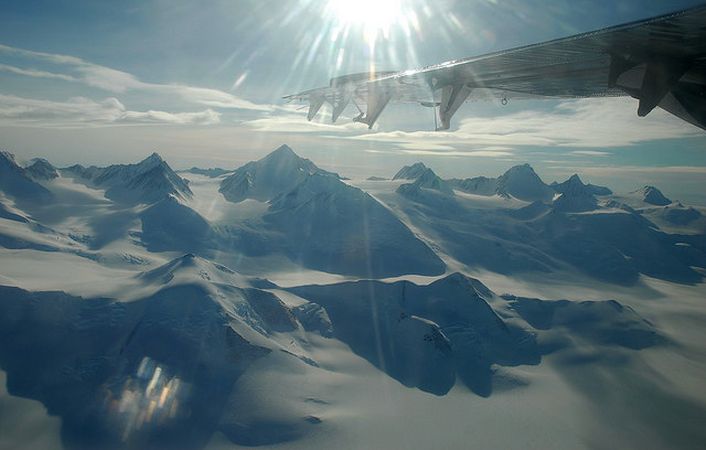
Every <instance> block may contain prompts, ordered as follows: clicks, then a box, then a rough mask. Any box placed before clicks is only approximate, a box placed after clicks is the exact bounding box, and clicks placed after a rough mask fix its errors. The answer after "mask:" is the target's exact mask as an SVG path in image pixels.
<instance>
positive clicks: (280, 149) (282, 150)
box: [267, 144, 299, 157]
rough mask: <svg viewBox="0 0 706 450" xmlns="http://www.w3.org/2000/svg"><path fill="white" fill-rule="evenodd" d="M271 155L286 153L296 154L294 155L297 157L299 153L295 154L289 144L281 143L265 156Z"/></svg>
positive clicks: (289, 154) (288, 154)
mask: <svg viewBox="0 0 706 450" xmlns="http://www.w3.org/2000/svg"><path fill="white" fill-rule="evenodd" d="M273 155H287V156H296V157H299V155H297V154H296V153H295V152H294V150H292V147H290V146H289V145H287V144H282V145H280V146H279V147H277V148H276V149H274V150H273V151H272V152H270V154H269V155H267V156H273Z"/></svg>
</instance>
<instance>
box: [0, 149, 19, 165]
mask: <svg viewBox="0 0 706 450" xmlns="http://www.w3.org/2000/svg"><path fill="white" fill-rule="evenodd" d="M0 161H5V162H9V163H12V165H16V164H17V163H16V162H15V155H13V154H12V153H10V152H8V151H5V150H0Z"/></svg>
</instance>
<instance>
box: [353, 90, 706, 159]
mask: <svg viewBox="0 0 706 450" xmlns="http://www.w3.org/2000/svg"><path fill="white" fill-rule="evenodd" d="M636 105H637V104H636V102H635V101H634V100H632V99H628V98H598V99H580V100H567V101H563V102H561V103H559V104H558V105H557V106H556V107H555V108H554V109H552V110H549V111H546V112H545V111H529V110H527V111H520V112H516V113H513V114H508V115H505V116H497V117H466V118H463V119H462V120H461V121H460V123H459V128H458V130H456V131H444V132H433V131H413V132H404V131H392V132H382V133H366V134H363V135H359V136H352V137H350V139H356V140H365V141H371V142H389V143H395V144H397V145H399V146H401V147H406V148H411V147H414V148H419V149H421V148H424V147H425V146H427V148H432V147H435V148H443V147H453V148H455V149H457V150H460V149H461V148H462V147H463V146H465V145H467V144H469V143H470V144H473V145H504V146H511V147H515V146H543V147H585V148H605V147H622V146H632V145H637V144H640V143H642V142H647V141H654V140H660V139H675V138H685V137H694V136H703V131H701V130H699V129H697V128H696V127H694V126H692V125H690V124H688V123H686V122H683V121H682V120H681V119H678V118H676V117H674V116H672V115H670V114H669V113H667V112H665V111H662V110H660V109H659V108H658V109H656V110H654V111H653V112H652V113H651V114H650V115H649V116H647V117H645V118H638V117H637V115H636V113H635V110H636V108H637V106H636ZM589 151H590V150H585V151H582V150H579V152H583V153H582V154H583V155H584V156H599V154H598V153H593V154H589V153H587V152H589ZM576 154H580V153H576Z"/></svg>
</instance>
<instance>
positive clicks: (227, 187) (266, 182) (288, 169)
mask: <svg viewBox="0 0 706 450" xmlns="http://www.w3.org/2000/svg"><path fill="white" fill-rule="evenodd" d="M313 174H319V175H324V176H330V177H333V178H336V179H338V178H339V176H338V174H335V173H331V172H327V171H325V170H322V169H319V168H318V167H316V165H315V164H314V163H313V162H311V161H310V160H308V159H305V158H301V157H299V156H298V155H297V154H296V153H294V151H293V150H292V149H291V148H290V147H289V146H287V145H282V146H280V147H279V148H277V149H276V150H275V151H273V152H272V153H270V154H269V155H267V156H265V157H264V158H262V159H260V160H259V161H251V162H249V163H247V164H245V165H244V166H242V167H240V168H239V169H237V170H236V171H234V172H233V174H232V175H229V176H228V177H226V178H224V179H223V181H222V182H221V187H220V189H219V192H220V193H222V194H223V196H224V197H225V198H226V199H227V200H229V201H231V202H234V203H238V202H241V201H243V200H245V199H248V198H251V199H255V200H259V201H262V202H264V201H269V200H272V199H273V198H275V197H276V196H278V195H280V194H285V193H287V192H289V191H290V190H292V189H293V188H294V187H295V186H296V185H297V184H299V183H301V182H302V181H304V180H305V179H306V178H307V177H309V176H310V175H313Z"/></svg>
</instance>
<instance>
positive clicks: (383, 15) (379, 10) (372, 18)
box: [327, 0, 406, 47]
mask: <svg viewBox="0 0 706 450" xmlns="http://www.w3.org/2000/svg"><path fill="white" fill-rule="evenodd" d="M327 12H328V13H329V14H330V16H331V17H332V18H333V19H334V21H335V22H336V23H337V25H338V26H339V27H340V28H342V29H349V28H360V29H361V30H362V32H363V36H364V38H365V40H366V42H367V43H368V45H369V46H371V47H372V46H374V45H375V41H376V40H377V39H378V38H379V37H380V36H382V37H385V38H387V37H388V36H389V33H390V27H391V26H393V25H398V24H399V25H404V22H406V14H405V12H404V5H403V2H402V0H329V2H328V5H327Z"/></svg>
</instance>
